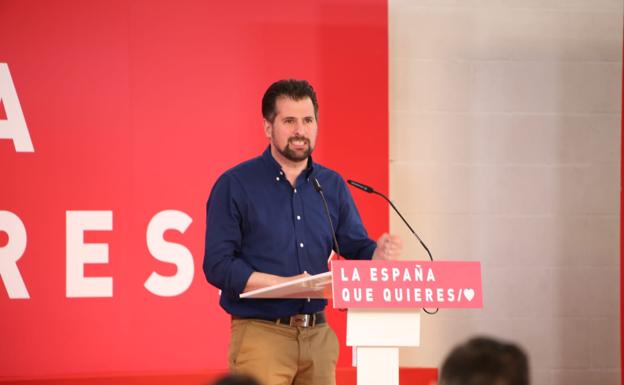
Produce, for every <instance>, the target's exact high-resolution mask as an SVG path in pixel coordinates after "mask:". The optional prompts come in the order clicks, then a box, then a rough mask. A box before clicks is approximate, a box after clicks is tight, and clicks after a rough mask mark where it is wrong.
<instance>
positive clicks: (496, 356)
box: [439, 337, 529, 385]
mask: <svg viewBox="0 0 624 385" xmlns="http://www.w3.org/2000/svg"><path fill="white" fill-rule="evenodd" d="M439 384H440V385H529V364H528V360H527V356H526V354H525V353H524V351H523V350H522V349H520V348H519V347H518V346H516V345H514V344H512V343H507V342H501V341H498V340H495V339H492V338H488V337H476V338H472V339H470V340H468V341H467V342H466V343H464V344H461V345H459V346H456V347H455V349H453V350H452V351H451V353H450V354H449V355H448V356H447V357H446V360H444V363H443V364H442V368H441V369H440V380H439Z"/></svg>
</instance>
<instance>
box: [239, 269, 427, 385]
mask: <svg viewBox="0 0 624 385" xmlns="http://www.w3.org/2000/svg"><path fill="white" fill-rule="evenodd" d="M331 279H332V273H331V272H327V273H323V274H318V275H313V276H310V277H305V278H299V279H296V280H293V281H290V282H286V283H282V284H279V285H275V286H270V287H266V288H262V289H258V290H254V291H250V292H247V293H243V294H241V298H326V299H331V298H332V281H331ZM419 345H420V310H419V309H361V308H359V309H349V311H348V312H347V346H352V347H353V358H354V359H353V361H354V365H355V366H356V367H357V383H358V385H379V384H384V385H386V384H387V385H399V347H402V346H419Z"/></svg>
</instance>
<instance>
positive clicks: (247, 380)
mask: <svg viewBox="0 0 624 385" xmlns="http://www.w3.org/2000/svg"><path fill="white" fill-rule="evenodd" d="M213 385H260V383H259V382H258V381H256V380H254V379H253V378H251V377H248V376H245V375H242V374H228V375H227V376H225V377H221V378H220V379H219V380H217V382H215V383H214V384H213Z"/></svg>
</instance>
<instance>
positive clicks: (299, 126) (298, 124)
mask: <svg viewBox="0 0 624 385" xmlns="http://www.w3.org/2000/svg"><path fill="white" fill-rule="evenodd" d="M294 131H295V134H303V132H304V127H303V122H301V121H296V122H295V127H294Z"/></svg>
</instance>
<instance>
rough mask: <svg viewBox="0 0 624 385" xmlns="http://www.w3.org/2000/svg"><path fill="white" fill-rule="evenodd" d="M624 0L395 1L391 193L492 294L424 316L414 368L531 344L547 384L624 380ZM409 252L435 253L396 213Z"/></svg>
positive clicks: (537, 384) (395, 226) (436, 246)
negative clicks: (481, 350) (478, 338)
mask: <svg viewBox="0 0 624 385" xmlns="http://www.w3.org/2000/svg"><path fill="white" fill-rule="evenodd" d="M622 14H623V4H622V1H621V0H618V1H613V0H595V1H589V0H586V1H582V0H523V1H511V0H390V1H389V28H390V31H389V39H390V41H389V47H390V53H389V60H390V63H389V68H390V193H391V196H392V198H393V200H394V201H395V203H396V204H398V205H399V207H400V208H401V209H402V210H403V211H404V214H405V216H406V217H407V218H408V219H409V220H411V222H412V226H413V227H415V229H416V230H417V231H418V232H419V233H420V235H421V237H422V238H423V239H424V240H425V241H426V243H428V245H429V247H430V249H431V250H432V252H433V253H434V256H435V257H437V258H439V259H466V260H480V261H482V264H483V279H484V291H485V298H484V300H485V308H484V309H483V310H479V311H472V310H471V311H441V312H440V313H439V314H438V315H436V316H427V315H423V323H422V346H421V347H420V348H416V349H405V350H403V351H402V352H401V364H402V365H405V366H438V365H439V364H440V363H441V361H442V359H443V358H444V356H445V354H446V353H447V352H448V351H449V350H450V349H451V348H452V347H453V346H454V345H455V344H456V343H458V342H461V341H463V340H465V339H466V338H468V337H469V336H472V335H475V334H488V335H493V336H498V337H501V338H506V339H510V340H513V341H516V342H518V343H520V344H521V345H522V346H524V347H525V349H526V350H527V351H528V353H529V355H530V360H531V367H532V368H531V369H532V380H533V382H532V383H533V385H576V384H579V385H580V384H583V385H586V384H592V385H607V384H608V385H612V384H619V383H620V345H619V335H620V333H619V279H620V278H619V270H618V269H619V209H620V199H619V192H620V154H621V149H620V131H621V128H620V127H621V126H620V124H621V123H620V122H621V121H620V115H621V85H622V35H623V25H622ZM390 217H391V230H392V231H393V232H395V233H398V234H399V235H401V236H402V237H403V239H404V240H405V244H406V253H405V254H406V257H407V258H417V259H424V258H425V252H424V251H423V250H422V249H421V248H420V247H419V245H418V242H417V241H416V240H414V239H412V237H411V234H409V232H408V231H407V229H405V228H404V226H403V224H402V223H401V222H400V219H399V218H398V217H396V216H395V215H394V214H393V213H391V214H390Z"/></svg>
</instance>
